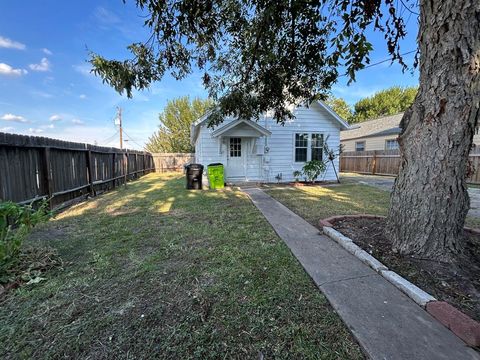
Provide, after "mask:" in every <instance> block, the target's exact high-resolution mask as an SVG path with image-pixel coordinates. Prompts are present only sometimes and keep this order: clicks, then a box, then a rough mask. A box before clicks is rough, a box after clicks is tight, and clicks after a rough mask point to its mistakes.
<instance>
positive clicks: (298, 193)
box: [266, 184, 389, 226]
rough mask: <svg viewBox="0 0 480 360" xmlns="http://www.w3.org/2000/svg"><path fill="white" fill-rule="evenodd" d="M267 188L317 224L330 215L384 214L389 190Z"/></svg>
mask: <svg viewBox="0 0 480 360" xmlns="http://www.w3.org/2000/svg"><path fill="white" fill-rule="evenodd" d="M266 192H267V193H268V194H270V195H271V196H273V197H274V198H275V199H277V200H278V201H280V202H281V203H283V204H284V205H286V206H287V207H289V208H290V209H291V210H292V211H294V212H296V213H297V214H298V215H300V216H301V217H303V218H304V219H305V220H307V221H308V222H309V223H311V224H313V225H315V226H317V225H318V220H320V219H324V218H326V217H329V216H333V215H347V214H348V215H350V214H375V215H386V214H387V210H388V201H389V193H388V192H387V191H383V190H379V189H377V188H374V187H372V186H368V185H356V184H345V185H334V186H326V187H323V186H302V187H273V188H270V189H266Z"/></svg>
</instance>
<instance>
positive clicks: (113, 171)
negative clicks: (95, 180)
mask: <svg viewBox="0 0 480 360" xmlns="http://www.w3.org/2000/svg"><path fill="white" fill-rule="evenodd" d="M112 157H113V159H112V160H113V161H112V179H113V184H112V189H115V182H116V181H117V180H116V179H115V178H116V175H117V174H116V172H115V162H116V160H117V159H116V158H117V153H115V152H114V153H113V156H112Z"/></svg>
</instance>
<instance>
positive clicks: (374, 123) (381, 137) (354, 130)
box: [340, 113, 403, 151]
mask: <svg viewBox="0 0 480 360" xmlns="http://www.w3.org/2000/svg"><path fill="white" fill-rule="evenodd" d="M402 116H403V113H400V114H396V115H391V116H384V117H381V118H378V119H374V120H368V121H364V122H361V123H359V124H358V125H356V124H355V125H351V128H350V130H347V131H343V132H342V134H341V135H340V142H341V144H342V145H343V151H369V150H395V149H398V142H397V137H398V134H400V120H402Z"/></svg>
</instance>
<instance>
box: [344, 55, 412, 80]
mask: <svg viewBox="0 0 480 360" xmlns="http://www.w3.org/2000/svg"><path fill="white" fill-rule="evenodd" d="M414 52H417V50H412V51H407V52H406V53H403V54H400V56H405V55H410V54H413V53H414ZM387 61H392V58H388V59H385V60H382V61H379V62H376V63H373V64H370V65H367V66H364V67H363V68H361V69H360V70H365V69H368V68H371V67H373V66H377V65H380V64H383V63H385V62H387ZM347 75H348V73H345V74H342V75H338V77H342V76H347Z"/></svg>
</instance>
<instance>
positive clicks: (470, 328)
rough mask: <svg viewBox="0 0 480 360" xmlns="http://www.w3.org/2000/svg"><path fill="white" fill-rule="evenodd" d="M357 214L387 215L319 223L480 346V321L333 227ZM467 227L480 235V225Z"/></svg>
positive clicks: (347, 216) (324, 229)
mask: <svg viewBox="0 0 480 360" xmlns="http://www.w3.org/2000/svg"><path fill="white" fill-rule="evenodd" d="M358 218H363V219H385V216H380V215H369V214H362V215H338V216H331V217H328V218H326V219H321V220H319V226H320V228H321V229H322V230H323V233H324V234H325V235H327V236H328V237H330V238H331V239H333V240H334V241H335V242H337V243H338V244H339V245H340V246H342V247H343V248H344V249H345V250H347V251H348V252H349V253H351V254H352V255H354V256H356V257H357V258H358V259H359V260H360V261H362V262H363V263H365V264H367V265H369V266H370V267H371V268H372V269H374V270H375V271H376V272H377V273H379V274H380V275H381V276H382V277H383V278H385V279H386V280H387V281H389V282H390V283H391V284H392V285H394V286H395V287H396V288H397V289H399V290H400V291H402V292H403V293H405V294H406V295H407V296H408V297H409V298H410V299H412V300H413V301H414V302H415V303H417V304H418V305H420V306H421V307H423V308H425V310H426V311H427V312H428V313H429V314H430V315H432V316H433V317H434V318H435V319H437V320H438V321H439V322H440V323H442V324H443V325H444V326H445V327H447V328H448V329H449V330H450V331H452V332H453V333H454V334H455V335H457V336H458V337H459V338H460V339H462V340H463V341H465V343H467V344H468V345H470V346H474V347H476V346H480V323H479V322H478V321H475V320H473V319H472V318H470V317H469V316H468V315H466V314H464V313H463V312H461V311H460V310H458V309H457V308H456V307H454V306H452V305H450V304H448V303H446V302H444V301H438V300H437V299H436V298H434V297H433V296H432V295H430V294H429V293H427V292H425V291H423V290H422V289H420V288H419V287H418V286H416V285H414V284H412V283H411V282H410V281H408V280H407V279H405V278H403V277H402V276H400V275H398V274H397V273H396V272H394V271H391V270H389V269H388V268H387V267H386V266H385V265H384V264H382V263H381V262H380V261H378V260H377V259H376V258H375V257H373V256H372V255H371V254H369V253H368V252H366V251H365V250H363V249H362V248H360V247H359V246H358V245H356V244H355V243H354V242H353V240H352V239H350V238H349V237H347V236H345V235H343V234H342V233H341V232H339V231H337V230H335V229H334V228H333V223H335V222H336V221H339V220H345V219H358ZM464 229H465V231H469V232H471V233H474V234H479V235H480V229H473V228H468V227H465V228H464Z"/></svg>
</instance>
